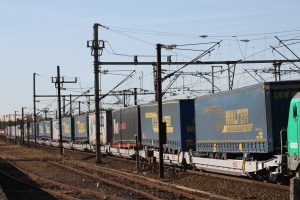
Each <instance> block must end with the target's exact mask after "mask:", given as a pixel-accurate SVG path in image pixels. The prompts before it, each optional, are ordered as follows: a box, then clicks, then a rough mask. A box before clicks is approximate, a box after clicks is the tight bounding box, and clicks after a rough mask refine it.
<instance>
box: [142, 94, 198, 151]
mask: <svg viewBox="0 0 300 200" xmlns="http://www.w3.org/2000/svg"><path fill="white" fill-rule="evenodd" d="M140 107H141V108H140V110H141V111H140V112H141V131H142V142H143V145H145V146H149V147H155V148H158V147H159V143H158V107H157V104H156V103H155V104H145V105H141V106H140ZM162 111H163V121H164V122H166V132H167V144H166V145H164V148H165V149H169V150H177V151H178V150H189V149H195V123H194V122H195V114H194V100H189V99H185V100H173V101H169V102H164V103H163V106H162Z"/></svg>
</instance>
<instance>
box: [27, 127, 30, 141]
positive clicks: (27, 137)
mask: <svg viewBox="0 0 300 200" xmlns="http://www.w3.org/2000/svg"><path fill="white" fill-rule="evenodd" d="M29 129H30V123H29V122H28V121H27V144H28V145H29V134H30V133H29Z"/></svg>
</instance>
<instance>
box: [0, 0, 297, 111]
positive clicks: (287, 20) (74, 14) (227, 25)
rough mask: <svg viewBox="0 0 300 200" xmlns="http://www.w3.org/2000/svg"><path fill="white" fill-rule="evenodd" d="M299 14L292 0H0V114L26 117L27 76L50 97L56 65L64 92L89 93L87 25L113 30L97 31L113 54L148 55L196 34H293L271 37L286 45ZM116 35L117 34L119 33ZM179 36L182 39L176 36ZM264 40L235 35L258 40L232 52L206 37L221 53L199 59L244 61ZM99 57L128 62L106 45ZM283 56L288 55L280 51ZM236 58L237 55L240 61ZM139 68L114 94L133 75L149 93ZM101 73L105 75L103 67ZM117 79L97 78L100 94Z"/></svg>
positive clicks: (229, 44)
mask: <svg viewBox="0 0 300 200" xmlns="http://www.w3.org/2000/svg"><path fill="white" fill-rule="evenodd" d="M299 8H300V1H298V0H289V1H282V0H265V1H261V0H251V1H249V0H247V1H246V0H244V1H242V0H226V1H225V0H185V1H179V0H172V1H171V0H164V1H159V0H152V1H138V0H128V1H121V0H119V1H117V0H111V1H99V0H87V1H82V0H72V1H71V0H65V1H58V0H52V1H38V0H27V1H21V0H19V1H17V0H12V1H4V0H0V27H1V28H0V36H1V37H0V85H1V86H0V94H1V98H0V114H9V113H13V112H14V110H21V107H22V106H26V107H28V108H29V109H28V111H31V108H32V74H33V72H36V73H38V74H40V75H41V76H40V77H38V78H37V83H38V88H37V89H38V90H37V92H38V94H55V90H54V85H53V84H52V83H51V81H50V79H49V78H50V77H51V76H54V75H55V73H56V66H57V65H60V66H61V67H62V74H63V75H65V76H69V77H75V76H76V77H80V85H79V84H76V85H74V86H71V85H70V86H69V85H68V87H74V88H78V87H82V88H83V90H84V89H86V88H89V87H92V86H93V67H92V61H93V60H92V57H91V56H90V50H89V49H87V48H86V40H88V39H91V38H92V26H93V23H95V22H98V23H101V24H104V25H106V26H108V27H111V28H112V30H115V31H108V30H100V33H99V34H100V37H101V39H103V40H106V41H109V44H111V47H112V48H113V49H114V51H115V52H117V53H127V54H138V55H141V54H147V55H155V44H156V43H166V44H172V43H176V44H184V43H189V42H199V41H200V42H201V41H203V40H199V38H196V36H197V35H205V34H207V35H208V36H231V35H244V34H253V33H271V32H282V31H286V30H298V32H297V31H296V32H287V33H285V34H286V35H288V36H285V34H284V33H280V34H279V33H278V34H279V35H280V36H282V37H286V38H291V37H294V36H295V37H297V36H299V33H300V31H299V30H300V24H299V19H300V12H299ZM118 27H122V28H118ZM125 28H129V29H130V30H136V29H143V30H151V31H159V32H169V33H177V35H176V37H171V36H168V37H165V36H162V35H161V34H160V35H155V34H153V32H152V34H142V31H136V32H138V33H133V32H132V31H131V32H125V31H124V30H125ZM118 31H121V34H119V33H120V32H118ZM123 33H126V34H129V35H131V36H134V37H136V38H139V39H141V40H143V41H144V42H143V41H138V40H135V39H132V38H129V37H126V36H124V35H122V34H123ZM179 34H182V35H181V36H183V37H179V36H180V35H179ZM297 34H298V35H297ZM187 35H190V36H189V37H188V36H187ZM271 36H272V37H273V35H270V34H266V35H255V36H253V35H251V36H248V37H247V36H239V38H238V39H239V40H240V39H248V38H250V39H251V38H252V39H253V38H255V39H258V38H264V37H265V39H262V40H257V41H255V42H254V41H253V43H249V45H248V46H246V44H244V43H241V44H240V49H239V48H238V47H237V43H236V41H234V40H235V38H230V40H226V37H223V38H222V37H220V38H213V37H212V38H211V39H210V40H209V38H207V39H206V41H208V40H209V41H212V40H213V41H217V40H219V39H225V40H224V43H222V45H221V48H219V49H217V50H216V52H215V53H214V54H213V55H211V57H210V58H206V59H210V60H216V59H218V60H224V59H241V58H242V57H243V56H250V55H251V53H253V52H256V51H259V50H260V49H262V48H264V47H268V45H270V44H272V45H276V44H277V43H276V40H274V39H268V37H271ZM227 39H228V38H227ZM298 47H299V46H293V50H294V51H295V52H297V53H298V54H299V55H300V51H299V48H298ZM199 48H200V49H201V48H202V47H199ZM204 48H205V47H204ZM106 50H107V51H104V54H103V56H102V58H101V59H102V60H103V61H112V60H114V61H121V60H132V58H131V57H121V56H113V55H111V54H109V52H110V53H111V52H112V49H111V48H110V47H108V46H107V47H106ZM283 52H284V53H286V55H289V54H288V52H286V51H283ZM167 53H168V52H167ZM242 53H243V54H244V55H241V54H242ZM195 55H196V54H195V53H189V52H179V53H178V56H177V57H176V58H177V60H189V59H190V58H193V57H194V56H195ZM289 56H290V55H289ZM253 58H255V59H268V58H271V59H273V58H280V56H278V55H273V53H272V52H271V51H267V52H264V53H263V54H257V55H256V57H254V56H253ZM142 59H143V58H140V60H142ZM153 59H155V58H145V60H153ZM128 68H129V67H127V68H126V69H128ZM142 68H143V67H140V68H138V69H139V72H138V73H137V74H136V75H135V77H134V78H135V79H134V78H133V79H132V80H131V82H130V83H128V84H127V85H124V86H122V87H123V88H121V89H124V88H126V87H136V86H138V85H139V84H140V82H138V81H136V80H138V79H139V77H140V76H141V73H142V72H141V71H143V72H144V73H143V75H145V76H146V75H148V78H149V79H146V78H145V80H144V83H143V84H144V88H149V89H152V88H151V87H152V82H151V78H152V77H151V69H142ZM105 69H112V68H109V67H105ZM113 69H114V70H116V69H117V68H116V67H114V68H113ZM122 69H125V68H122ZM147 70H148V71H147ZM248 78H249V77H248ZM121 79H122V77H116V78H115V76H106V77H104V78H103V80H102V81H104V83H103V91H104V92H105V91H108V90H109V89H110V88H112V86H113V85H114V84H116V83H117V82H118V81H120V80H121ZM237 81H241V80H237ZM220 84H222V83H221V82H220ZM224 84H225V85H227V83H224ZM219 86H220V87H222V85H219ZM47 103H49V101H48V100H46V99H45V103H44V104H47ZM43 106H45V105H43V102H42V101H41V103H40V104H39V108H42V107H43ZM54 107H55V104H54Z"/></svg>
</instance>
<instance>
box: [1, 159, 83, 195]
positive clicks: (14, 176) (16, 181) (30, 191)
mask: <svg viewBox="0 0 300 200" xmlns="http://www.w3.org/2000/svg"><path fill="white" fill-rule="evenodd" d="M5 165H6V164H3V162H2V163H1V170H0V174H1V175H2V176H4V177H5V178H4V180H3V181H4V182H5V187H8V188H7V190H9V191H8V192H7V193H8V194H6V195H7V196H9V197H8V198H9V199H10V198H12V199H14V198H15V199H17V198H22V199H34V198H35V199H37V198H40V199H56V198H59V199H66V200H79V199H78V198H75V197H72V196H70V195H68V194H64V193H63V192H61V191H57V190H56V191H55V190H52V189H48V188H51V187H56V186H57V185H48V187H46V186H45V185H44V186H39V185H38V184H36V183H33V181H32V180H29V179H28V178H26V174H22V173H23V172H22V173H21V174H20V173H18V172H17V173H16V168H15V169H14V167H15V166H13V165H10V164H9V165H6V166H5ZM26 179H27V180H26Z"/></svg>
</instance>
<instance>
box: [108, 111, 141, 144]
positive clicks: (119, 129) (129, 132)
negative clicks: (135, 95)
mask: <svg viewBox="0 0 300 200" xmlns="http://www.w3.org/2000/svg"><path fill="white" fill-rule="evenodd" d="M112 123H113V137H112V139H113V142H112V146H113V147H121V148H131V147H134V146H135V144H136V141H135V137H136V136H138V138H141V125H140V107H139V106H131V107H127V108H123V109H120V110H116V111H113V112H112ZM139 142H140V141H139Z"/></svg>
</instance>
